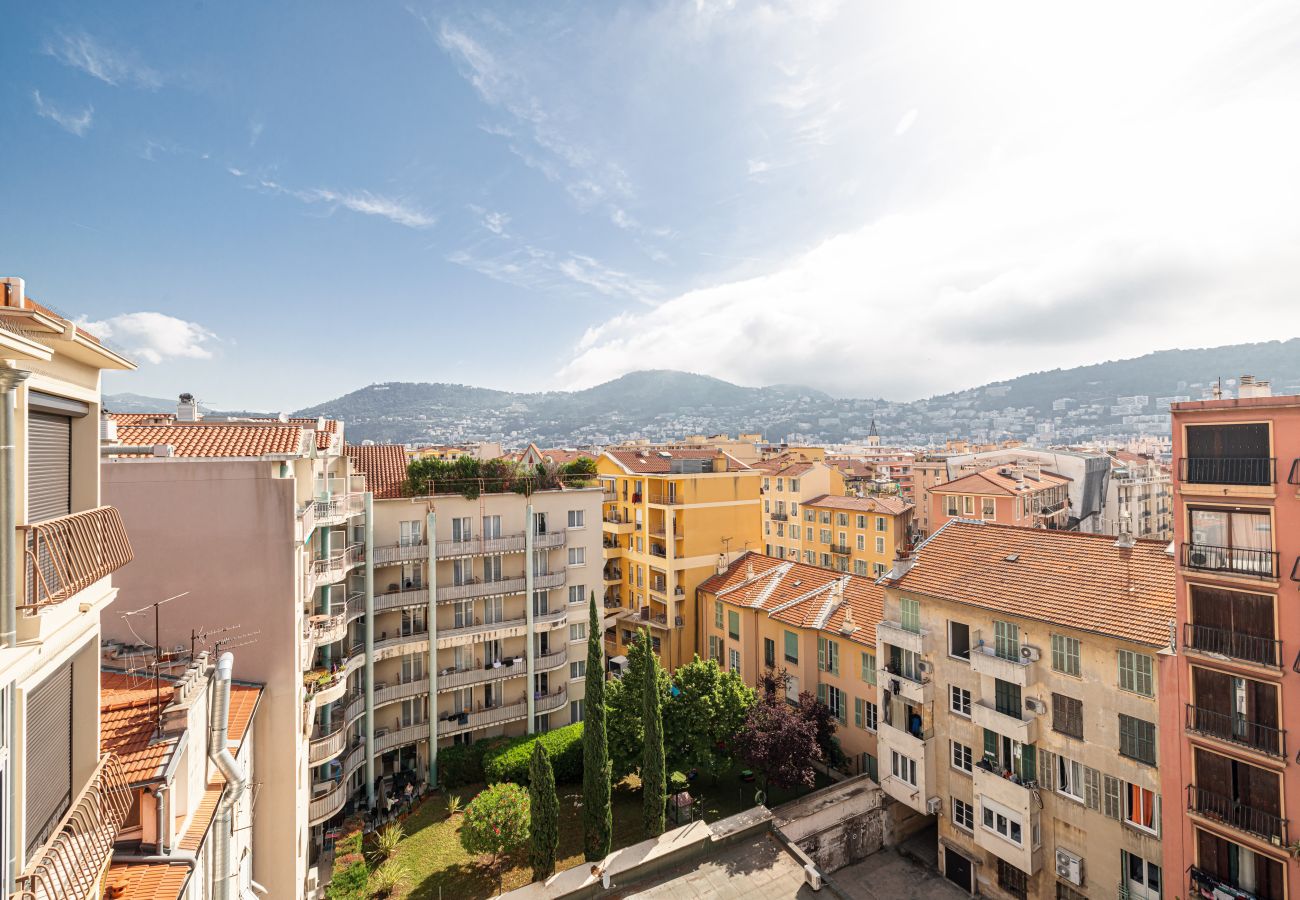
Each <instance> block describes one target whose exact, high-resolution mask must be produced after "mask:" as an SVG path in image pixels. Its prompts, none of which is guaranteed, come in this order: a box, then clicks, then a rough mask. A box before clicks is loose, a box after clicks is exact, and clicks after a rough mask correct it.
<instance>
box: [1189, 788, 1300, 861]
mask: <svg viewBox="0 0 1300 900" xmlns="http://www.w3.org/2000/svg"><path fill="white" fill-rule="evenodd" d="M1187 810H1188V812H1192V813H1195V814H1196V815H1198V816H1204V817H1205V818H1207V819H1210V820H1212V821H1215V822H1219V823H1222V824H1224V825H1227V826H1229V827H1231V828H1235V829H1237V830H1238V831H1241V832H1245V833H1246V834H1249V835H1252V836H1254V837H1257V838H1260V839H1261V840H1264V841H1267V842H1268V843H1270V844H1274V845H1276V846H1283V847H1284V846H1286V844H1287V838H1286V826H1287V820H1286V819H1283V818H1282V817H1280V816H1276V815H1274V814H1273V813H1269V812H1265V811H1264V810H1262V809H1255V808H1254V807H1253V806H1247V805H1246V804H1244V803H1242V802H1241V801H1239V800H1236V799H1235V798H1233V797H1229V796H1226V795H1224V794H1220V793H1217V792H1216V791H1210V790H1206V789H1205V788H1202V787H1197V786H1196V785H1194V784H1189V785H1188V786H1187Z"/></svg>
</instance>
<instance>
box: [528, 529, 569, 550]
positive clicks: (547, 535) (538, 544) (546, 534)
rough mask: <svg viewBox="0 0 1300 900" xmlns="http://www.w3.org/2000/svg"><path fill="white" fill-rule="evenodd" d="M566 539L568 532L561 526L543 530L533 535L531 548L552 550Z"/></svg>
mask: <svg viewBox="0 0 1300 900" xmlns="http://www.w3.org/2000/svg"><path fill="white" fill-rule="evenodd" d="M566 540H568V532H566V531H565V530H564V529H563V528H558V529H556V530H554V531H543V532H541V533H540V534H537V535H535V536H534V537H533V549H534V550H554V549H555V548H556V547H563V546H564V542H565V541H566Z"/></svg>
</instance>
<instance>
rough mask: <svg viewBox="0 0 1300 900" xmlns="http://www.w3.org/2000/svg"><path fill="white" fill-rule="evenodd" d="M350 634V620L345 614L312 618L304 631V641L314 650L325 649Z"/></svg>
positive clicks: (308, 620) (309, 618)
mask: <svg viewBox="0 0 1300 900" xmlns="http://www.w3.org/2000/svg"><path fill="white" fill-rule="evenodd" d="M347 633H348V619H347V615H346V614H345V613H338V614H337V615H333V616H310V617H308V619H307V623H306V628H305V629H304V631H303V640H305V641H306V642H307V643H309V644H310V645H311V646H312V647H313V648H315V647H324V646H327V645H329V644H333V643H334V642H335V641H341V640H343V638H344V637H346V636H347Z"/></svg>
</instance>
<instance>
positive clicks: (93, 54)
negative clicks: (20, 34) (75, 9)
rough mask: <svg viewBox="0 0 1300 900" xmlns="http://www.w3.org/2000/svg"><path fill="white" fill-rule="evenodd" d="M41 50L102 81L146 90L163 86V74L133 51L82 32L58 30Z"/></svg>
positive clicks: (66, 64)
mask: <svg viewBox="0 0 1300 900" xmlns="http://www.w3.org/2000/svg"><path fill="white" fill-rule="evenodd" d="M43 49H44V51H45V52H46V53H47V54H48V55H50V56H53V57H54V58H55V59H57V60H58V61H59V62H61V63H63V64H64V65H65V66H71V67H72V68H74V69H80V70H81V71H83V72H85V73H86V74H87V75H90V76H92V77H94V78H98V79H99V80H100V81H102V82H104V83H105V84H111V85H115V86H116V85H123V84H128V85H133V86H135V87H139V88H145V89H146V90H156V89H157V88H159V87H161V86H162V83H163V77H162V75H160V74H159V73H158V72H157V71H156V70H154V69H152V68H150V67H149V66H147V65H145V64H144V63H142V62H140V61H139V60H138V59H137V58H136V57H135V55H134V54H132V53H127V52H122V51H118V50H114V49H112V48H110V47H106V46H104V45H103V44H101V43H100V42H99V41H98V40H96V39H95V38H93V37H91V36H90V35H89V34H87V33H86V32H84V31H78V32H75V33H72V34H69V33H64V32H60V33H59V35H58V36H57V37H56V38H54V39H51V40H49V41H47V42H46V43H45V46H44V48H43Z"/></svg>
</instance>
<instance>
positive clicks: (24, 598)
mask: <svg viewBox="0 0 1300 900" xmlns="http://www.w3.org/2000/svg"><path fill="white" fill-rule="evenodd" d="M18 547H19V552H20V553H22V555H23V575H22V583H21V584H20V585H19V589H20V591H21V593H20V594H19V595H18V608H19V609H21V610H22V611H23V612H24V614H26V615H29V616H31V615H36V614H37V613H39V612H40V610H42V609H44V608H45V607H48V606H52V605H54V604H56V603H62V602H63V601H64V600H67V599H68V598H69V597H72V596H73V595H75V594H76V593H77V592H78V591H82V590H85V589H86V588H88V587H90V586H91V585H92V584H94V583H95V582H96V581H99V580H100V579H101V578H106V577H108V576H109V575H111V574H113V573H114V572H116V571H117V570H118V569H120V568H122V567H123V566H124V565H126V564H127V563H129V562H130V561H131V560H132V559H134V558H135V555H134V553H133V552H132V550H131V541H130V540H129V539H128V538H127V536H126V528H125V527H123V525H122V517H121V515H120V514H119V513H118V511H117V509H116V508H114V507H112V506H101V507H99V508H98V509H90V510H86V511H85V512H79V513H73V514H72V515H69V516H60V517H59V518H57V519H50V520H49V521H46V522H38V523H37V524H34V525H19V526H18Z"/></svg>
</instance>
